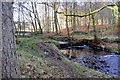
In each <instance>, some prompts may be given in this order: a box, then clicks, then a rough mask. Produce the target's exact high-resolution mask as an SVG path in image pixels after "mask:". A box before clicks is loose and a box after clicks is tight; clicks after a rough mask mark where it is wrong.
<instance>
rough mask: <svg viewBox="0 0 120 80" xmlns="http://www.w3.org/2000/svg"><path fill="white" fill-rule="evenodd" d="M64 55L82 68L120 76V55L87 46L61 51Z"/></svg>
mask: <svg viewBox="0 0 120 80" xmlns="http://www.w3.org/2000/svg"><path fill="white" fill-rule="evenodd" d="M61 51H62V52H63V53H64V55H65V56H66V57H67V58H69V59H72V60H74V61H75V62H78V63H79V64H80V65H82V66H86V67H89V68H91V69H95V70H97V71H99V72H102V73H105V74H108V75H110V76H120V55H116V54H114V53H109V52H106V51H94V50H91V49H89V47H87V46H82V47H81V46H74V47H68V48H66V49H62V50H61Z"/></svg>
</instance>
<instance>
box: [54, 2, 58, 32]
mask: <svg viewBox="0 0 120 80" xmlns="http://www.w3.org/2000/svg"><path fill="white" fill-rule="evenodd" d="M54 23H55V30H56V34H58V26H57V9H56V3H54Z"/></svg>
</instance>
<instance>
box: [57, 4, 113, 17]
mask: <svg viewBox="0 0 120 80" xmlns="http://www.w3.org/2000/svg"><path fill="white" fill-rule="evenodd" d="M108 6H115V5H105V6H103V7H101V8H99V9H97V10H94V11H92V12H90V13H88V14H85V15H72V14H65V12H57V13H58V14H63V15H64V16H74V17H86V16H89V15H92V14H95V13H97V12H99V11H101V10H103V9H104V8H107V7H108Z"/></svg>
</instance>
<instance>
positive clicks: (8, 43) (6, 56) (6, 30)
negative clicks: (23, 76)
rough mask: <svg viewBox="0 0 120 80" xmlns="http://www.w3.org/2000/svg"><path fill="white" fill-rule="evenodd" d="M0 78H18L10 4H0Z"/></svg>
mask: <svg viewBox="0 0 120 80" xmlns="http://www.w3.org/2000/svg"><path fill="white" fill-rule="evenodd" d="M2 12H3V14H2V78H7V79H8V78H19V76H20V71H19V64H18V61H17V54H16V51H15V46H16V43H15V36H14V27H13V25H14V24H13V14H12V2H2Z"/></svg>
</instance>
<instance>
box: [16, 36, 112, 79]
mask: <svg viewBox="0 0 120 80" xmlns="http://www.w3.org/2000/svg"><path fill="white" fill-rule="evenodd" d="M19 40H20V43H19V44H18V45H17V53H18V54H19V60H20V69H21V77H22V78H30V77H31V78H36V77H40V78H91V77H92V78H111V77H110V76H108V75H106V74H103V73H100V72H98V71H95V70H93V69H89V68H87V67H82V66H80V65H79V64H78V63H76V62H73V61H70V60H68V59H67V58H65V57H64V56H63V55H62V52H61V51H60V50H59V49H58V48H57V47H56V46H57V45H59V44H58V42H57V41H55V40H52V39H49V38H47V37H45V36H43V35H36V36H33V37H30V38H26V37H21V38H19Z"/></svg>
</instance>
